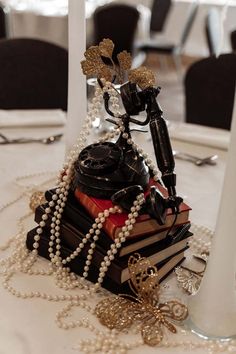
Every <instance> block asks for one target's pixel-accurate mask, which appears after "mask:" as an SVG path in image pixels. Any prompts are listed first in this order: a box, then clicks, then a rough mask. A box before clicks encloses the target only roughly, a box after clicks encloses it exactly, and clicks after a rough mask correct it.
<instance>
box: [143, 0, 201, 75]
mask: <svg viewBox="0 0 236 354" xmlns="http://www.w3.org/2000/svg"><path fill="white" fill-rule="evenodd" d="M197 11H198V1H194V2H193V3H192V4H191V5H190V9H189V13H188V16H187V19H186V22H185V23H184V25H183V29H182V33H181V36H180V40H179V43H178V44H165V43H160V44H158V42H157V40H155V39H154V40H152V39H151V40H150V41H149V42H148V43H144V44H141V45H140V46H139V47H138V50H140V51H143V52H146V53H151V52H153V53H159V54H168V55H172V56H173V59H174V62H175V65H176V69H177V70H180V68H181V58H180V55H181V54H182V52H183V49H184V46H185V43H186V41H187V39H188V36H189V34H190V31H191V28H192V25H193V23H194V20H195V18H196V15H197Z"/></svg>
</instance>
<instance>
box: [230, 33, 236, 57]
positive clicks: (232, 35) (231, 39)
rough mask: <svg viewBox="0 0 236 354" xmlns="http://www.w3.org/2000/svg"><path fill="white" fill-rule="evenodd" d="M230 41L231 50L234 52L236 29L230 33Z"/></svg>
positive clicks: (235, 47)
mask: <svg viewBox="0 0 236 354" xmlns="http://www.w3.org/2000/svg"><path fill="white" fill-rule="evenodd" d="M230 42H231V47H232V50H233V52H236V30H235V31H232V32H231V33H230Z"/></svg>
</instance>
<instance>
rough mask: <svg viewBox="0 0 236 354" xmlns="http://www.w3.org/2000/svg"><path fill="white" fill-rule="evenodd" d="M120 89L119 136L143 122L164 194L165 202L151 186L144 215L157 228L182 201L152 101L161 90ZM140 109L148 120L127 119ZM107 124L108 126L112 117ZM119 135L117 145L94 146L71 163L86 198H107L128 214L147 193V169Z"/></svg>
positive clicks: (163, 127)
mask: <svg viewBox="0 0 236 354" xmlns="http://www.w3.org/2000/svg"><path fill="white" fill-rule="evenodd" d="M99 83H100V84H101V82H99ZM120 90H121V98H122V101H123V105H124V108H125V110H126V113H125V114H124V115H122V116H120V117H119V118H120V119H122V121H123V125H124V128H125V130H124V132H125V133H127V134H128V137H131V135H130V127H129V124H130V122H132V123H134V124H137V125H142V126H143V125H146V124H148V123H149V125H150V131H151V136H152V141H153V146H154V152H155V156H156V161H157V165H158V168H159V170H160V171H161V173H162V177H161V178H162V182H163V184H164V185H165V187H166V188H167V190H168V194H169V196H168V198H164V197H163V196H162V194H161V193H160V192H159V190H158V189H157V188H156V187H151V188H150V192H149V194H148V196H147V197H146V202H145V204H144V206H143V211H144V212H148V213H149V214H150V215H151V216H152V217H153V218H155V219H156V220H157V222H158V223H159V224H161V225H162V224H164V223H165V218H166V212H167V209H168V208H171V209H172V211H173V213H175V214H177V213H178V211H179V205H180V203H181V202H182V198H181V197H178V196H177V195H176V190H175V185H176V175H175V173H174V167H175V162H174V157H173V153H172V148H171V143H170V139H169V134H168V130H167V126H166V123H165V120H164V119H163V117H162V114H163V112H162V110H161V108H160V106H159V104H158V102H157V100H156V96H157V95H158V93H159V92H160V88H159V87H157V88H155V87H148V88H146V89H144V90H139V89H138V88H137V85H136V84H134V83H131V82H127V83H125V84H124V85H122V86H121V89H120ZM109 99H110V96H109V94H108V93H107V92H106V93H105V94H104V103H105V108H106V111H107V112H108V113H109V114H110V115H111V116H114V114H113V113H112V112H111V111H110V109H109ZM143 110H146V112H147V118H146V119H145V120H144V121H140V120H137V119H134V118H132V117H131V116H132V115H138V114H139V113H140V112H142V111H143ZM108 121H110V122H113V121H112V120H111V119H108ZM114 123H115V122H114ZM115 124H116V123H115ZM122 135H123V133H121V135H120V137H119V138H118V140H117V142H116V143H112V142H102V143H96V144H92V145H89V146H87V147H86V148H85V149H83V150H82V151H81V153H80V154H79V157H78V160H77V162H76V163H75V179H74V182H75V183H74V184H75V186H78V187H79V188H80V190H81V191H82V192H84V193H86V194H88V195H90V196H93V197H96V198H104V199H111V200H112V201H113V202H114V203H115V204H119V205H121V206H122V207H123V208H124V209H127V210H129V209H130V206H131V205H132V201H133V200H134V198H135V197H136V196H137V195H138V194H139V193H140V191H145V190H146V189H147V187H148V185H149V180H150V177H151V171H149V168H148V167H147V165H146V163H145V161H144V159H143V157H142V156H141V155H140V154H139V153H138V152H137V151H136V150H135V149H134V148H133V146H132V145H129V144H128V143H127V139H125V138H124V137H123V136H122Z"/></svg>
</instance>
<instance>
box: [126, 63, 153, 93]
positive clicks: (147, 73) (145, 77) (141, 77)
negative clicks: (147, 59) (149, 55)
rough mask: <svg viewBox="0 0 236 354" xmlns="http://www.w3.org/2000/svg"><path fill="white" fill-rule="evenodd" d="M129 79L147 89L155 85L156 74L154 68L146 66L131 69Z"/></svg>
mask: <svg viewBox="0 0 236 354" xmlns="http://www.w3.org/2000/svg"><path fill="white" fill-rule="evenodd" d="M129 80H130V81H131V82H133V83H135V84H137V85H138V86H139V87H140V88H141V89H146V88H148V87H150V86H154V85H155V75H154V73H153V72H152V70H150V69H148V68H146V67H145V66H140V67H139V68H137V69H133V70H130V72H129Z"/></svg>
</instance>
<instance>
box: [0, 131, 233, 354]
mask: <svg viewBox="0 0 236 354" xmlns="http://www.w3.org/2000/svg"><path fill="white" fill-rule="evenodd" d="M1 132H2V133H4V134H5V135H7V136H13V135H14V137H15V136H16V135H17V136H34V137H43V136H48V135H50V134H56V133H59V132H62V128H61V127H58V128H48V127H47V128H43V127H42V128H37V129H36V128H35V129H32V128H28V129H27V128H24V129H22V128H18V129H16V128H14V129H13V128H12V129H1ZM138 141H139V142H140V144H142V147H144V146H145V147H146V150H147V151H149V152H150V153H151V154H152V145H151V144H150V141H149V142H148V143H147V138H146V136H145V135H144V134H143V136H142V135H141V134H139V140H138ZM173 147H174V148H175V149H177V150H181V151H184V152H189V153H194V154H195V155H199V156H200V157H203V156H208V155H211V154H215V153H217V154H218V155H219V160H218V163H217V165H216V166H207V165H205V166H202V167H197V166H195V165H194V164H192V163H189V162H184V161H179V160H177V161H176V172H177V176H178V179H177V180H178V183H177V191H178V194H179V195H181V196H183V197H184V199H185V200H186V202H187V203H188V204H189V205H190V206H191V207H192V209H193V210H192V212H191V220H192V221H193V222H194V223H197V224H201V225H205V226H208V227H210V228H214V225H215V222H216V218H217V211H218V206H219V198H220V191H221V187H222V182H223V175H224V170H225V160H226V154H227V152H226V151H223V150H217V149H216V148H210V147H206V146H202V145H196V144H191V143H186V142H181V141H177V140H176V141H175V140H173ZM64 152H65V146H64V140H62V141H60V142H58V143H55V144H53V145H41V144H37V143H35V144H25V145H23V144H22V145H0V161H1V164H0V172H1V182H0V194H1V203H2V204H5V203H7V202H9V201H11V200H12V199H13V198H15V197H16V196H17V195H19V194H20V193H21V192H22V190H20V189H19V188H18V187H16V186H15V185H14V183H13V181H14V180H15V179H16V177H19V176H25V175H30V174H34V173H38V172H42V171H52V170H58V169H59V168H60V166H61V165H62V162H63V160H64ZM47 178H48V176H43V177H42V176H41V177H40V178H37V177H32V178H28V179H26V180H22V181H21V183H22V184H24V185H27V184H31V185H32V183H38V182H39V179H40V181H42V179H43V180H44V179H47ZM24 213H25V205H24V204H22V203H17V204H16V205H14V206H12V207H11V208H9V209H8V210H5V211H4V212H3V213H0V224H1V244H2V243H4V241H6V240H7V239H8V237H9V236H11V235H12V234H14V233H15V232H16V219H17V218H19V217H20V216H21V215H22V214H24ZM30 223H31V226H32V224H33V222H32V221H31V222H30ZM29 227H30V226H29ZM42 263H43V264H44V263H46V261H42ZM31 279H32V280H31ZM173 282H175V279H173ZM14 286H16V287H19V288H22V289H23V288H24V289H27V290H28V289H32V287H33V288H37V287H39V286H40V290H41V291H43V292H50V293H52V292H53V291H54V290H55V288H54V287H53V286H52V283H51V279H49V278H47V277H43V278H42V279H41V280H40V281H39V283H38V280H37V281H36V280H34V279H33V278H31V277H29V276H19V277H18V278H17V277H16V283H14ZM0 298H1V301H0V314H1V315H0V352H1V353H4V354H13V353H14V354H42V353H45V354H51V353H57V354H65V353H66V354H72V353H79V350H74V349H73V348H72V347H73V346H74V345H76V344H77V343H78V338H81V337H86V336H87V335H88V334H87V332H86V331H84V330H83V331H81V330H79V329H74V330H70V331H63V330H61V329H59V328H58V327H57V326H56V324H55V322H54V319H55V313H56V312H57V311H58V310H59V309H61V304H60V303H51V302H47V301H43V300H37V299H32V300H25V301H24V300H22V299H19V298H16V297H14V296H12V295H9V293H7V292H6V291H5V290H4V289H3V288H2V285H1V284H0ZM77 316H78V314H77ZM82 316H83V315H82ZM144 350H145V353H147V354H148V353H150V354H151V353H160V354H162V353H169V354H172V353H173V354H174V353H175V354H177V353H179V354H180V353H183V349H182V348H176V349H158V348H150V347H145V348H144V347H143V348H141V349H138V350H134V351H131V352H130V353H132V354H143V352H144ZM191 352H192V351H191ZM197 353H201V354H204V353H206V352H205V351H204V350H196V354H197Z"/></svg>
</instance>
